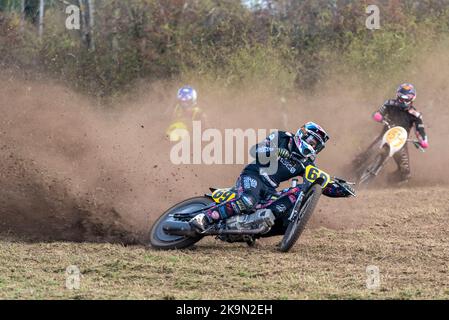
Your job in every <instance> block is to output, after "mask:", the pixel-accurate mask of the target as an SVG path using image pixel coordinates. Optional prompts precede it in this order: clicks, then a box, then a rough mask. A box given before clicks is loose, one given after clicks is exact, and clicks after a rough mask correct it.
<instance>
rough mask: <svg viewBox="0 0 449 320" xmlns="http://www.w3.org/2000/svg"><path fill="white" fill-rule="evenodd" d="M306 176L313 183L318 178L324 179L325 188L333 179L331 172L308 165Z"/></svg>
mask: <svg viewBox="0 0 449 320" xmlns="http://www.w3.org/2000/svg"><path fill="white" fill-rule="evenodd" d="M304 177H305V178H306V180H307V181H309V182H311V183H313V182H315V181H316V180H317V179H318V178H321V179H323V181H324V183H323V188H325V187H326V186H327V185H328V184H329V182H330V181H331V177H330V175H329V174H327V173H326V172H324V171H322V170H320V169H318V168H317V167H314V166H307V167H306V174H305V175H304Z"/></svg>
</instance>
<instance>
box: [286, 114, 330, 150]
mask: <svg viewBox="0 0 449 320" xmlns="http://www.w3.org/2000/svg"><path fill="white" fill-rule="evenodd" d="M328 140H329V135H328V134H327V133H326V131H324V129H323V128H321V127H320V126H319V125H317V124H316V123H314V122H308V123H306V124H305V125H304V126H302V127H301V128H299V130H298V131H297V132H296V134H295V137H294V141H295V144H296V147H297V148H298V150H299V152H300V153H301V155H302V156H303V157H305V158H309V157H315V156H316V155H317V154H318V153H319V152H321V150H323V149H324V147H325V145H326V142H327V141H328Z"/></svg>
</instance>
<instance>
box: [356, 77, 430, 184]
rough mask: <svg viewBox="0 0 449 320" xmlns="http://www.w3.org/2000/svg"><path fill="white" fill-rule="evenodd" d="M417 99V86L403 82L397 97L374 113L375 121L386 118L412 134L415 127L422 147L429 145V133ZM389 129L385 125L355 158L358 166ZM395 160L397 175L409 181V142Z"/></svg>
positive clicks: (404, 180) (402, 179) (402, 180)
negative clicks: (378, 134) (414, 103)
mask: <svg viewBox="0 0 449 320" xmlns="http://www.w3.org/2000/svg"><path fill="white" fill-rule="evenodd" d="M415 99H416V90H415V87H414V86H413V85H412V84H410V83H404V84H401V85H400V86H399V87H398V89H397V91H396V98H395V99H390V100H387V101H385V103H384V104H383V105H382V106H381V107H380V109H379V110H378V111H376V112H375V113H374V114H373V119H374V121H377V122H380V123H382V122H383V121H384V120H386V121H387V122H389V123H390V124H391V125H395V126H401V127H403V128H404V129H406V130H407V133H408V134H410V130H411V129H412V127H415V133H416V136H417V138H418V140H419V143H420V145H421V147H422V148H424V149H426V148H428V147H429V143H428V140H427V135H426V132H425V130H424V123H423V119H422V115H421V113H420V112H418V111H417V110H416V108H415V106H414V105H413V101H415ZM387 130H388V128H387V127H386V126H385V127H384V130H383V131H382V133H381V134H380V136H379V137H377V138H376V139H375V140H374V142H373V143H372V144H371V145H370V146H369V147H368V149H367V150H366V151H365V152H363V153H362V154H360V155H358V156H357V157H356V159H355V160H354V165H355V166H356V167H358V166H360V165H361V164H362V163H363V162H365V161H366V160H367V159H368V157H369V155H370V152H371V150H372V149H373V147H374V146H375V145H376V144H377V143H379V142H380V140H382V137H383V135H384V133H385V132H386V131H387ZM394 160H395V162H396V164H397V166H398V171H397V175H398V177H399V182H401V183H404V182H407V181H408V180H409V179H410V177H411V172H410V160H409V153H408V148H407V144H406V145H405V146H404V147H403V148H402V149H401V150H400V151H399V152H397V153H396V154H395V155H394Z"/></svg>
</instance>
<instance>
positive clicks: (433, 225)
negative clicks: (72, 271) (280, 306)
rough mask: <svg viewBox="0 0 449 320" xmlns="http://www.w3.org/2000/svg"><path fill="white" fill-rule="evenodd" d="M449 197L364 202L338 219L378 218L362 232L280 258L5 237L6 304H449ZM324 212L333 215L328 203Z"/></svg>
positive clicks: (324, 236) (375, 197)
mask: <svg viewBox="0 0 449 320" xmlns="http://www.w3.org/2000/svg"><path fill="white" fill-rule="evenodd" d="M447 192H448V190H447V189H445V188H429V189H426V190H424V191H419V190H418V189H409V190H407V189H402V190H398V191H392V190H386V191H374V192H372V193H365V194H362V195H361V196H360V198H359V199H358V200H357V202H355V203H352V204H350V205H348V207H340V208H339V209H338V210H337V211H336V212H334V213H333V214H336V215H337V216H338V214H340V213H341V212H342V211H345V210H354V211H358V212H360V214H361V215H362V216H367V215H371V213H372V216H373V217H374V218H375V219H371V220H369V221H370V222H369V223H367V224H365V225H364V226H363V227H360V228H357V229H338V230H333V229H327V228H324V227H319V228H314V229H309V230H307V231H306V232H305V233H304V235H303V237H302V238H301V239H300V242H299V243H298V244H297V245H296V246H295V247H294V248H293V250H292V252H290V253H288V254H282V253H279V252H276V250H275V248H274V245H275V244H276V240H278V239H272V240H266V241H261V242H260V243H259V244H258V245H257V246H256V247H255V248H248V247H246V246H245V245H242V244H224V243H221V242H216V241H215V240H203V241H202V242H200V243H199V244H198V246H197V247H196V249H195V250H187V251H172V252H159V251H153V250H146V249H145V248H143V247H139V246H134V247H124V246H120V245H112V244H91V243H26V242H19V241H17V240H14V239H13V240H11V237H8V236H5V235H4V236H2V241H1V242H0V261H1V264H0V298H2V299H63V298H64V299H65V298H68V299H183V298H187V299H224V298H228V299H229V298H231V299H232V298H236V299H240V298H245V299H389V298H393V299H431V298H436V299H448V298H449V262H448V261H449V244H448V240H449V239H448V234H449V219H448V218H449V210H448V208H449V200H448V197H447ZM418 196H419V198H418ZM373 203H375V204H376V203H377V204H379V205H380V204H382V203H384V207H380V206H373V205H372V204H373ZM322 207H323V208H326V207H328V202H327V200H326V202H324V203H323V206H322ZM387 208H388V209H387ZM354 214H357V212H354ZM317 215H318V217H315V219H317V218H319V216H320V215H325V212H324V210H323V211H322V212H317ZM342 217H343V216H342ZM342 224H344V221H343V222H342ZM69 265H77V266H78V267H79V268H80V270H81V273H82V278H81V288H80V290H68V289H66V288H65V269H66V267H67V266H69ZM368 265H376V266H378V267H379V268H380V272H381V286H380V289H378V290H368V289H366V285H365V281H366V278H367V275H366V271H365V270H366V267H367V266H368Z"/></svg>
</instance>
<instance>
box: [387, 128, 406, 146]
mask: <svg viewBox="0 0 449 320" xmlns="http://www.w3.org/2000/svg"><path fill="white" fill-rule="evenodd" d="M385 140H386V141H387V142H388V144H389V145H390V146H393V147H394V148H402V146H403V145H404V144H405V142H406V141H407V131H405V129H404V128H401V127H394V128H391V129H390V130H388V131H387V132H386V133H385Z"/></svg>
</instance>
